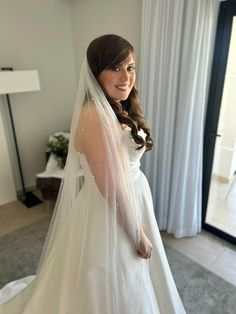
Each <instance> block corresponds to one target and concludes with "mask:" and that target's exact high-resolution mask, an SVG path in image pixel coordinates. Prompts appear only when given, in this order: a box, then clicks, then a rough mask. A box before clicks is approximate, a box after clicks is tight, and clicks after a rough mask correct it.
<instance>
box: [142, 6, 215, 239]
mask: <svg viewBox="0 0 236 314" xmlns="http://www.w3.org/2000/svg"><path fill="white" fill-rule="evenodd" d="M142 6H143V7H142V32H141V54H140V56H141V59H140V72H139V86H140V90H141V100H142V103H143V105H144V114H145V116H146V117H147V119H148V121H149V124H150V127H151V131H152V133H151V134H152V137H153V139H154V144H155V147H154V152H151V153H147V154H145V155H146V156H145V158H144V162H143V170H144V172H145V173H146V175H147V177H148V179H149V182H150V185H151V189H152V193H153V200H154V208H155V214H156V218H157V222H158V225H159V228H160V230H167V232H168V233H172V234H174V236H175V237H177V238H179V237H185V236H193V235H196V234H197V233H198V232H200V230H201V193H202V157H203V133H204V113H205V108H206V103H207V96H208V85H209V77H210V75H209V74H210V70H211V62H212V54H213V45H214V39H215V30H216V21H217V15H218V7H219V2H218V1H217V0H175V1H173V0H143V4H142Z"/></svg>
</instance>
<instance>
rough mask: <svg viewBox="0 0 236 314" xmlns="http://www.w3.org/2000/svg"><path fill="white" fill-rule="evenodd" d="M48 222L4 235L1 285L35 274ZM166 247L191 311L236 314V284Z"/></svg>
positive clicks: (0, 249) (0, 241) (0, 254)
mask: <svg viewBox="0 0 236 314" xmlns="http://www.w3.org/2000/svg"><path fill="white" fill-rule="evenodd" d="M48 225H49V221H48V220H47V219H44V220H41V221H38V222H35V223H33V224H31V225H30V226H27V227H24V228H21V229H19V230H17V231H14V232H12V233H10V234H8V235H5V236H3V237H1V238H0V287H2V286H3V285H4V284H6V283H7V282H9V281H12V280H15V279H18V278H21V277H24V276H26V275H31V274H34V272H35V270H36V268H37V264H38V261H39V257H40V254H41V250H42V246H43V243H44V240H45V237H46V233H47V229H48ZM165 248H166V254H167V257H168V260H169V263H170V267H171V270H172V273H173V276H174V278H175V282H176V285H177V288H178V290H179V293H180V296H181V299H182V301H183V303H184V305H185V308H186V312H187V313H188V314H235V313H236V288H235V287H234V286H233V285H231V284H230V283H228V282H227V281H225V280H223V279H221V278H220V277H218V276H216V275H215V274H213V273H211V272H210V271H208V270H206V269H205V268H203V267H201V266H200V265H199V264H197V263H195V262H194V261H192V260H191V259H189V258H187V257H186V256H184V255H182V254H181V253H179V252H177V251H176V250H174V249H172V248H170V247H168V246H165ZM164 314H168V313H164Z"/></svg>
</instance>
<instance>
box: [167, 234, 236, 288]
mask: <svg viewBox="0 0 236 314" xmlns="http://www.w3.org/2000/svg"><path fill="white" fill-rule="evenodd" d="M161 236H162V239H163V242H164V243H166V244H168V245H169V246H171V247H173V248H175V249H176V250H178V251H179V252H181V253H183V254H184V255H186V256H188V257H189V258H191V259H192V260H194V261H195V262H197V263H199V264H200V265H202V266H203V267H205V268H207V269H209V270H210V271H212V272H214V273H215V274H217V275H218V276H220V277H222V278H224V279H225V280H227V281H229V282H231V283H232V284H233V285H235V286H236V246H235V245H233V244H230V243H228V242H226V241H224V240H222V239H220V238H218V237H216V236H214V235H212V234H210V233H209V232H207V231H205V230H203V231H202V232H201V233H200V234H198V235H197V236H195V237H192V238H183V239H175V238H174V237H173V236H172V235H170V234H167V233H166V232H161Z"/></svg>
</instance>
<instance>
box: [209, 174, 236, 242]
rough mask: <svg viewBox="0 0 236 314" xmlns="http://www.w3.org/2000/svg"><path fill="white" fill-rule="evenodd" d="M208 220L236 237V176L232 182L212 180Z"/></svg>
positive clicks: (212, 224)
mask: <svg viewBox="0 0 236 314" xmlns="http://www.w3.org/2000/svg"><path fill="white" fill-rule="evenodd" d="M206 222H207V223H208V224H210V225H211V226H214V227H216V228H218V229H220V230H222V231H224V232H226V233H228V234H230V235H232V236H234V237H236V178H235V179H234V181H232V182H231V183H230V184H228V183H224V182H221V181H219V180H217V179H212V180H211V186H210V192H209V201H208V207H207V217H206Z"/></svg>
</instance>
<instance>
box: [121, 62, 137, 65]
mask: <svg viewBox="0 0 236 314" xmlns="http://www.w3.org/2000/svg"><path fill="white" fill-rule="evenodd" d="M117 65H119V66H122V65H123V63H122V62H121V63H119V64H117ZM127 65H135V62H131V63H128V64H127Z"/></svg>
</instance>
